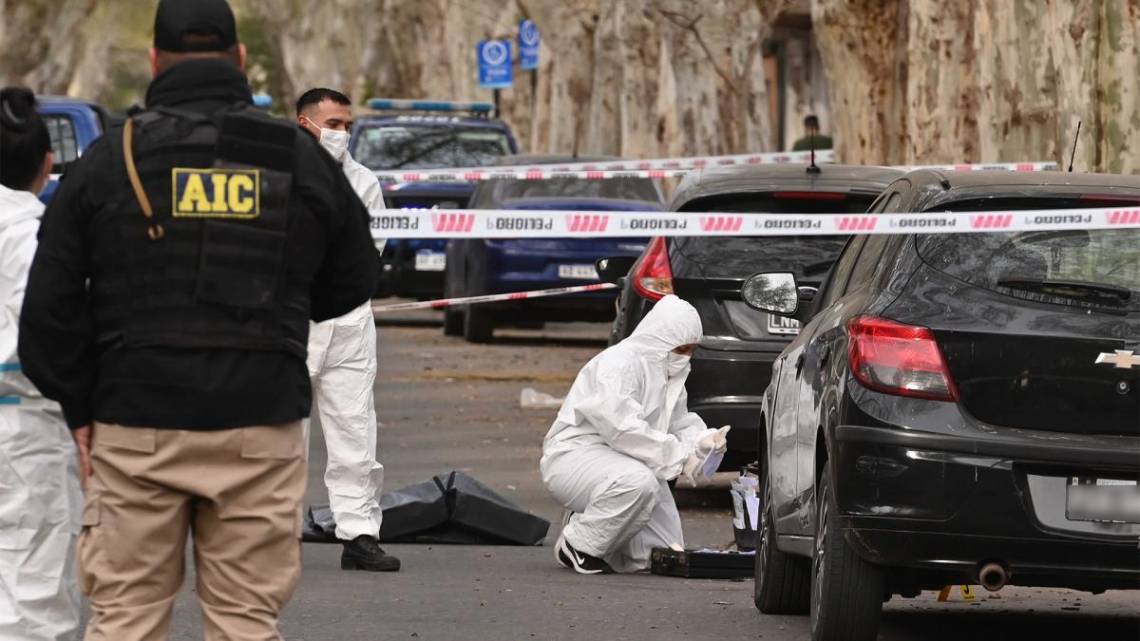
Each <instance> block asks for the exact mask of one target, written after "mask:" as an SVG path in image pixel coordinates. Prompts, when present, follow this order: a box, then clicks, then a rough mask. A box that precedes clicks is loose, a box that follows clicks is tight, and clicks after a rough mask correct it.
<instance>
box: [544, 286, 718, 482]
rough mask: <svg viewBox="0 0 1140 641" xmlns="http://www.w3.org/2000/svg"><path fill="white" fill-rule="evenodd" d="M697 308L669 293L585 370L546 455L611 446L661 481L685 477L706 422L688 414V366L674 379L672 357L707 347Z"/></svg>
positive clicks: (565, 405)
mask: <svg viewBox="0 0 1140 641" xmlns="http://www.w3.org/2000/svg"><path fill="white" fill-rule="evenodd" d="M701 334H702V331H701V319H700V316H699V315H698V314H697V310H696V309H694V308H693V306H692V305H690V304H689V303H686V302H685V301H683V300H681V299H680V298H677V297H676V296H666V297H665V298H663V299H661V300H660V301H659V302H658V303H657V304H656V305H655V306H654V307H653V310H652V311H650V312H649V313H648V314H647V315H646V316H645V318H644V319H642V321H641V323H640V324H639V325H638V327H637V329H636V330H635V331H634V332H633V334H632V335H631V336H630V337H629V338H627V339H625V340H624V341H622V342H620V343H618V344H617V345H614V346H613V347H610V348H609V349H607V350H605V351H604V352H602V353H601V354H598V355H597V356H596V357H594V359H593V360H591V361H590V362H589V363H587V364H586V366H585V367H583V368H582V371H581V372H579V373H578V377H577V378H576V379H575V380H574V385H573V386H571V388H570V393H569V394H567V396H566V400H565V402H563V404H562V409H561V410H559V412H558V418H557V419H556V420H555V421H554V425H552V426H551V428H550V431H549V432H548V433H547V435H546V441H545V443H544V446H543V452H544V457H550V456H554V455H557V454H558V453H560V452H563V451H566V450H567V449H574V448H577V447H580V446H582V445H592V444H598V443H604V444H606V445H608V446H610V447H612V448H613V449H615V450H617V451H619V452H621V453H623V454H626V455H628V456H630V457H632V458H635V459H637V460H639V461H641V462H643V463H644V464H645V465H647V466H648V467H649V468H650V469H651V470H652V471H653V473H654V474H655V475H656V476H657V477H658V478H661V479H672V478H676V476H677V475H678V474H680V473H681V466H682V465H683V463H684V461H685V459H686V458H688V456H689V454H690V453H692V451H693V448H694V445H695V443H696V441H697V440H699V439H700V437H701V436H703V435H704V433H705V432H706V431H707V429H706V427H705V424H704V421H702V420H701V419H700V417H698V416H697V415H696V414H694V413H692V412H690V411H688V399H687V397H686V395H685V379H686V378H687V377H688V368H687V367H686V368H685V369H684V371H683V372H682V373H681V374H679V375H677V376H672V377H670V376H669V373H668V356H669V353H670V352H671V351H672V350H674V349H675V348H677V347H680V346H682V345H691V344H695V343H699V342H700V340H701Z"/></svg>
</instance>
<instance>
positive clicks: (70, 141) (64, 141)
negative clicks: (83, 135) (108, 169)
mask: <svg viewBox="0 0 1140 641" xmlns="http://www.w3.org/2000/svg"><path fill="white" fill-rule="evenodd" d="M43 118H44V124H45V125H47V130H48V135H49V136H50V137H51V153H52V155H53V156H55V159H54V163H55V164H54V165H53V166H52V171H53V172H55V173H57V174H58V173H61V172H62V171H63V165H65V164H67V163H69V162H74V161H75V160H77V159H78V158H79V141H78V140H76V138H75V125H74V124H72V122H71V118H68V117H67V116H62V115H53V114H45V115H44V117H43Z"/></svg>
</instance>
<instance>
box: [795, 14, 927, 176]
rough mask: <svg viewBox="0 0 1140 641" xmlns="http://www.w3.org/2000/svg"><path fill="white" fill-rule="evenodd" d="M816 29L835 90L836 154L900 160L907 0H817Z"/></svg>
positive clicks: (855, 160) (854, 160) (869, 160)
mask: <svg viewBox="0 0 1140 641" xmlns="http://www.w3.org/2000/svg"><path fill="white" fill-rule="evenodd" d="M811 13H812V29H813V30H814V31H815V33H816V42H817V43H818V44H819V50H820V55H822V56H823V61H824V67H825V68H826V69H827V78H828V82H829V84H830V86H831V119H832V125H833V132H834V138H835V146H836V153H837V154H838V155H839V157H840V158H842V159H843V161H844V162H847V163H851V164H883V163H891V162H898V161H899V159H900V158H901V157H902V156H903V153H902V150H903V131H904V122H905V112H904V110H905V108H906V101H905V100H904V94H905V90H906V71H907V69H906V61H905V59H904V55H903V53H902V51H903V48H902V47H901V46H900V45H904V46H905V42H906V29H905V25H906V17H907V3H906V0H813V2H812V11H811Z"/></svg>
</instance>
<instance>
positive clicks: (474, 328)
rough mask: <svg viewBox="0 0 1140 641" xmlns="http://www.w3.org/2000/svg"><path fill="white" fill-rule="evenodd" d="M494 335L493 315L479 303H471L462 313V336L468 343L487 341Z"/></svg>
mask: <svg viewBox="0 0 1140 641" xmlns="http://www.w3.org/2000/svg"><path fill="white" fill-rule="evenodd" d="M494 335H495V317H494V316H493V315H492V314H491V313H490V312H489V311H487V310H485V309H480V308H479V305H471V306H470V307H468V308H467V311H466V312H465V313H464V314H463V338H465V339H466V340H467V342H469V343H489V342H491V338H492V337H493V336H494Z"/></svg>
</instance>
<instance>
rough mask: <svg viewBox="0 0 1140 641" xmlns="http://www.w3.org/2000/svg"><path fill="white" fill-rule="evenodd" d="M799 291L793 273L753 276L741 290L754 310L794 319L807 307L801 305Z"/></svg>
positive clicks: (769, 273)
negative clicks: (801, 309)
mask: <svg viewBox="0 0 1140 641" xmlns="http://www.w3.org/2000/svg"><path fill="white" fill-rule="evenodd" d="M799 289H800V288H798V287H797V286H796V275H795V274H793V273H791V272H768V273H761V274H753V275H752V276H750V277H749V278H748V279H747V280H745V281H744V286H743V287H741V288H740V297H741V298H742V299H743V300H744V302H745V303H746V304H747V305H748V306H749V307H751V308H752V309H758V310H760V311H762V312H767V313H769V314H775V315H777V316H788V317H794V316H795V315H796V312H797V311H798V310H799V309H800V308H801V307H806V305H802V304H801V301H800V293H799ZM804 289H807V288H804ZM805 293H806V292H805Z"/></svg>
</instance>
